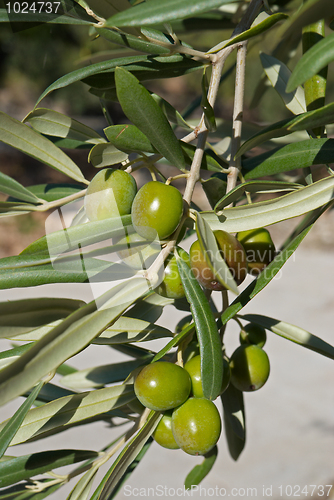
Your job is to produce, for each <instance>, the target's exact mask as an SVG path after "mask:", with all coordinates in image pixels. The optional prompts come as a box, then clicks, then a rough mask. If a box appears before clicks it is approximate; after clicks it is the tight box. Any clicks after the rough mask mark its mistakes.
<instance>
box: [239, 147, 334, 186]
mask: <svg viewBox="0 0 334 500" xmlns="http://www.w3.org/2000/svg"><path fill="white" fill-rule="evenodd" d="M333 151H334V139H308V140H306V141H300V142H297V143H294V144H287V145H286V146H283V147H282V148H277V149H273V150H271V151H269V152H268V153H263V154H261V155H258V156H255V157H254V158H250V159H248V160H245V161H244V162H243V168H244V169H245V170H246V173H245V174H244V177H245V179H256V178H258V177H263V176H268V175H274V174H278V173H282V172H289V171H290V170H294V169H296V168H305V167H310V166H311V165H320V164H322V163H325V164H326V163H331V162H332V160H333Z"/></svg>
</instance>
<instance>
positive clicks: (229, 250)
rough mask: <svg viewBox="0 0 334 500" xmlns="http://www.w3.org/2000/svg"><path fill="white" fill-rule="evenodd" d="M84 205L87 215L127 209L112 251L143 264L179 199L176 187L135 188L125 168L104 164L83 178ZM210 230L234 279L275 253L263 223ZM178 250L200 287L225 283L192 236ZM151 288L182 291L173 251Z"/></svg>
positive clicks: (170, 227) (168, 293)
mask: <svg viewBox="0 0 334 500" xmlns="http://www.w3.org/2000/svg"><path fill="white" fill-rule="evenodd" d="M85 210H86V215H87V217H88V218H89V220H91V221H96V220H101V219H106V218H111V217H117V216H122V215H127V214H131V220H132V226H133V229H134V232H130V233H129V234H126V236H124V237H123V238H119V239H118V240H115V243H118V244H120V245H123V246H124V250H120V251H119V252H118V255H119V257H120V258H121V259H122V261H123V262H125V263H126V264H128V265H129V266H130V267H132V268H134V269H146V268H148V267H149V265H150V264H151V263H152V262H153V261H154V259H155V258H156V257H157V253H158V252H159V251H160V246H159V241H161V240H164V239H166V238H168V237H169V236H171V234H173V233H174V231H175V230H176V228H177V227H178V225H179V224H180V221H181V218H182V214H183V199H182V195H181V193H180V192H179V190H178V189H176V188H175V187H173V186H171V185H167V184H163V183H161V182H157V181H151V182H148V183H146V184H145V185H144V186H143V187H141V188H140V189H139V191H137V185H136V181H135V180H134V178H133V177H132V176H131V175H130V174H129V173H127V172H125V171H124V170H119V169H113V168H106V169H103V170H101V171H100V172H98V173H97V174H96V175H95V177H94V178H93V179H92V181H91V183H90V184H89V186H88V188H87V193H86V196H85ZM214 235H215V237H216V241H217V245H218V250H219V252H220V255H221V257H223V259H224V260H225V262H226V264H227V266H228V268H229V270H230V272H231V274H232V276H233V278H234V279H235V282H236V283H237V285H240V284H241V283H242V282H243V281H244V279H245V278H246V275H247V273H251V274H254V275H256V274H259V273H260V272H261V271H262V270H263V269H264V268H265V267H266V266H267V265H268V264H269V263H270V262H271V261H272V260H273V258H274V256H275V245H274V243H273V241H272V239H271V236H270V234H269V232H268V231H267V230H266V229H264V228H259V229H253V230H249V231H242V232H239V233H238V234H237V236H236V237H235V236H233V235H232V234H230V233H227V232H226V231H223V230H217V231H214ZM141 243H142V245H141ZM178 251H179V254H180V256H181V258H182V259H183V260H184V261H185V262H186V263H187V264H188V265H189V267H190V268H191V269H192V271H193V274H194V275H195V277H196V278H197V280H198V281H199V283H200V284H201V285H202V286H203V287H204V288H206V289H209V290H218V291H220V290H224V289H225V287H224V285H222V284H221V283H220V282H219V281H217V279H216V277H215V275H214V273H213V271H212V269H211V268H210V266H209V265H208V263H207V262H206V259H205V256H204V254H203V252H202V250H201V247H200V244H199V241H198V240H196V241H195V242H194V243H193V244H192V246H191V248H190V252H189V254H188V253H187V252H186V251H185V250H183V249H182V248H178ZM155 291H156V292H157V293H158V294H160V295H162V296H164V297H167V298H171V299H180V298H183V297H184V296H185V292H184V289H183V285H182V281H181V277H180V274H179V271H178V266H177V262H176V258H175V256H174V255H170V256H169V257H168V258H167V260H166V262H165V268H164V277H163V280H162V281H161V282H160V284H159V285H158V287H157V288H156V290H155Z"/></svg>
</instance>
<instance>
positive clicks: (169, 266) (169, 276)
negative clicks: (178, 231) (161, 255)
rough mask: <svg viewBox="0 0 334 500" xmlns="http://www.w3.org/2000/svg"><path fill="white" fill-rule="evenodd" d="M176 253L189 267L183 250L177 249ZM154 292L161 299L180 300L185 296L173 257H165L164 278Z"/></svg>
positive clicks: (188, 260)
mask: <svg viewBox="0 0 334 500" xmlns="http://www.w3.org/2000/svg"><path fill="white" fill-rule="evenodd" d="M178 251H179V255H180V257H181V258H182V259H183V260H184V261H185V262H186V263H187V264H188V265H189V267H190V259H189V255H188V254H187V252H186V251H185V250H183V248H179V247H178ZM155 291H156V292H157V293H158V294H159V295H162V296H163V297H167V298H169V299H182V298H183V297H184V296H185V293H184V288H183V285H182V281H181V276H180V273H179V269H178V267H177V262H176V257H175V255H173V254H171V255H169V256H168V257H167V259H166V261H165V270H164V278H163V280H162V282H161V283H160V285H159V286H158V287H157V288H156V289H155Z"/></svg>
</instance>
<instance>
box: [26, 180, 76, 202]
mask: <svg viewBox="0 0 334 500" xmlns="http://www.w3.org/2000/svg"><path fill="white" fill-rule="evenodd" d="M27 189H28V190H29V191H30V192H31V193H33V194H34V195H35V196H37V197H38V198H41V199H42V200H45V201H48V202H49V201H56V200H60V199H61V198H65V197H66V196H70V195H72V194H77V193H79V192H80V191H83V190H84V189H86V186H85V185H84V184H58V183H49V184H36V185H34V186H28V187H27Z"/></svg>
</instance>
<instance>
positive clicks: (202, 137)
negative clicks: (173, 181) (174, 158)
mask: <svg viewBox="0 0 334 500" xmlns="http://www.w3.org/2000/svg"><path fill="white" fill-rule="evenodd" d="M262 4H263V0H252V1H251V3H250V5H249V7H248V9H247V11H246V12H245V14H244V16H243V17H242V19H241V21H240V23H239V24H238V26H237V27H236V28H235V30H234V31H233V33H232V38H233V37H234V36H236V35H238V34H240V33H242V32H243V31H245V30H247V29H249V28H250V26H251V25H252V23H253V21H254V19H255V18H256V16H257V14H258V12H259V10H260V8H261V6H262ZM239 46H240V44H234V45H231V46H230V47H226V48H225V49H222V50H221V51H220V52H218V53H217V54H214V57H213V62H212V73H211V79H210V84H209V88H208V95H207V97H208V101H209V103H210V105H211V106H212V107H214V104H215V102H216V99H217V93H218V89H219V84H220V79H221V75H222V71H223V68H224V64H225V61H226V59H227V58H228V56H229V55H230V54H231V53H232V52H233V50H234V49H236V48H238V47H239ZM241 47H244V50H245V47H246V45H245V44H244V43H243V44H241ZM240 54H241V55H240V57H242V56H243V64H242V65H240V66H243V71H244V66H245V59H246V52H240ZM241 69H242V68H241V67H240V70H241ZM240 78H241V79H242V77H241V76H239V80H240ZM243 80H244V76H243ZM237 100H238V104H239V105H240V98H238V99H237ZM242 102H243V99H242ZM242 106H243V104H242ZM196 137H197V138H198V142H197V147H196V152H195V154H194V158H193V162H192V165H191V168H190V175H189V178H188V181H187V185H186V189H185V193H184V196H183V198H184V200H185V202H186V203H187V204H188V205H189V204H190V201H191V198H192V194H193V192H194V188H195V184H196V182H197V181H198V180H199V179H200V169H201V163H202V159H203V154H204V147H205V143H206V140H207V137H208V129H207V127H206V125H205V121H204V114H203V115H202V118H201V120H200V123H199V125H198V127H197V128H196V129H195V131H194V132H191V134H189V135H188V136H187V142H191V139H192V138H194V139H195V138H196ZM233 182H234V183H235V182H236V178H235V181H233ZM230 186H232V182H230ZM234 186H235V184H234ZM234 186H233V187H234ZM230 189H232V187H230Z"/></svg>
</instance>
